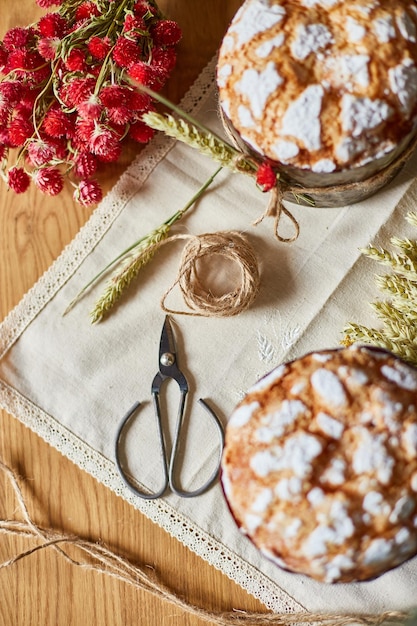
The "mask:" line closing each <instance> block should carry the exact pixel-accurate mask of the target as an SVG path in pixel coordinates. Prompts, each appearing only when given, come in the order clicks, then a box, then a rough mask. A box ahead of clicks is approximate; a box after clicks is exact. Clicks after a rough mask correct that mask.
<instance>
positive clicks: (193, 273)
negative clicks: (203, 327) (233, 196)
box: [161, 231, 260, 317]
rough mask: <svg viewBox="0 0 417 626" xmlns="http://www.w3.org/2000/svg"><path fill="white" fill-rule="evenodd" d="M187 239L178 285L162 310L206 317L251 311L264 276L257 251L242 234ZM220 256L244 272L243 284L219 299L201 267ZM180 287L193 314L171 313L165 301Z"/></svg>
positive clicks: (185, 313)
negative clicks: (208, 259)
mask: <svg viewBox="0 0 417 626" xmlns="http://www.w3.org/2000/svg"><path fill="white" fill-rule="evenodd" d="M178 238H187V239H188V241H187V243H186V245H185V246H184V250H183V253H182V257H181V261H180V269H179V271H178V275H177V278H176V280H175V282H174V284H173V285H172V286H171V287H170V288H169V289H168V290H167V291H166V292H165V294H164V296H163V298H162V300H161V307H162V309H163V310H164V311H165V312H166V313H172V314H183V315H194V316H204V317H231V316H233V315H238V314H239V313H241V312H242V311H244V310H245V309H247V308H248V307H249V306H250V305H251V304H252V303H253V301H254V300H255V298H256V296H257V295H258V293H259V285H260V273H259V267H258V260H257V258H256V254H255V250H254V249H253V246H252V245H251V244H250V243H249V241H248V239H247V238H246V237H245V236H244V235H242V234H241V233H239V232H235V231H228V232H216V233H206V234H203V235H198V236H184V235H179V236H178ZM214 255H218V256H220V257H223V258H225V259H227V260H228V261H232V262H233V263H235V264H236V265H237V267H238V268H239V270H240V281H239V283H238V284H236V285H235V286H234V287H233V289H232V290H231V291H227V292H225V293H222V294H220V295H215V294H214V293H213V292H212V290H211V289H210V287H209V286H207V285H205V284H204V282H203V281H202V279H201V276H200V273H199V268H198V264H199V262H200V261H201V260H202V259H204V258H206V257H213V256H214ZM176 285H178V286H179V288H180V290H181V293H182V295H183V298H184V301H185V303H186V305H187V306H188V308H189V309H190V311H189V312H188V311H176V310H173V309H169V308H168V307H166V305H165V301H166V299H167V297H168V295H169V293H170V292H171V291H172V290H173V288H174V287H175V286H176Z"/></svg>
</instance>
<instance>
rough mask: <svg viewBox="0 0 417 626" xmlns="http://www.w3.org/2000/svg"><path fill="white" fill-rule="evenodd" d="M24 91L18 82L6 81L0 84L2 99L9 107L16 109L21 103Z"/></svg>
mask: <svg viewBox="0 0 417 626" xmlns="http://www.w3.org/2000/svg"><path fill="white" fill-rule="evenodd" d="M22 91H23V89H22V86H21V84H20V83H19V82H18V81H16V80H5V81H3V82H2V83H0V97H1V98H2V99H4V102H5V103H7V106H9V107H14V106H16V104H17V103H18V102H20V99H21V97H22Z"/></svg>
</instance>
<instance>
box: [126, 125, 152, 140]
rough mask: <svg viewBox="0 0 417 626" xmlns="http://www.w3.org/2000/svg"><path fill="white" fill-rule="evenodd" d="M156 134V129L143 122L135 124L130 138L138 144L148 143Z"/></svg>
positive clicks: (131, 129) (132, 126)
mask: <svg viewBox="0 0 417 626" xmlns="http://www.w3.org/2000/svg"><path fill="white" fill-rule="evenodd" d="M154 134H155V131H154V129H153V128H150V126H148V125H147V124H145V122H142V121H138V122H135V123H134V124H132V125H131V126H130V128H129V136H130V137H131V138H132V139H134V140H135V141H137V142H138V143H148V141H150V140H151V139H152V137H153V136H154Z"/></svg>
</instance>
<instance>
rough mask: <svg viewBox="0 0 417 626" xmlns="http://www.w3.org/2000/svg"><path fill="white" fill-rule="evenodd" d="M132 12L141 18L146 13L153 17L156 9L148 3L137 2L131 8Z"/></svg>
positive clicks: (143, 1) (143, 0)
mask: <svg viewBox="0 0 417 626" xmlns="http://www.w3.org/2000/svg"><path fill="white" fill-rule="evenodd" d="M133 11H134V13H135V15H137V16H138V17H143V16H144V15H146V14H147V13H150V14H151V15H154V14H155V12H156V9H155V7H153V6H152V5H151V4H149V2H146V0H138V1H137V2H136V3H135V4H134V6H133Z"/></svg>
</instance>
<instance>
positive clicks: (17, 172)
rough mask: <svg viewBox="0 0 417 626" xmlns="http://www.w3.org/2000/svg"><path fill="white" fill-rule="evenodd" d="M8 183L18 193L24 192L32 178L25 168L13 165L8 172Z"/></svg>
mask: <svg viewBox="0 0 417 626" xmlns="http://www.w3.org/2000/svg"><path fill="white" fill-rule="evenodd" d="M7 184H8V186H9V188H10V189H12V190H13V191H15V192H16V193H24V192H25V191H26V190H27V188H28V187H29V185H30V178H29V175H28V174H27V173H26V172H25V170H24V169H23V168H21V167H12V168H11V169H10V170H9V172H8V176H7Z"/></svg>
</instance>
